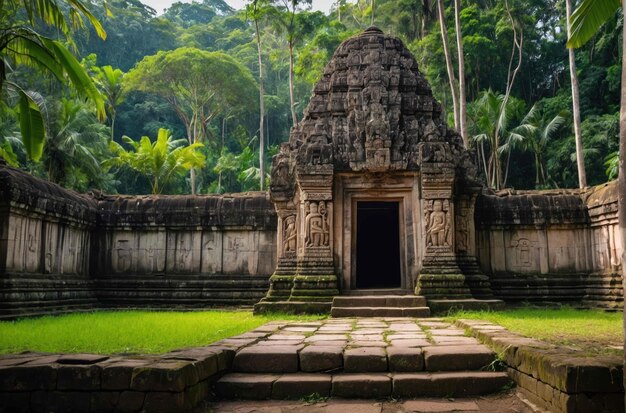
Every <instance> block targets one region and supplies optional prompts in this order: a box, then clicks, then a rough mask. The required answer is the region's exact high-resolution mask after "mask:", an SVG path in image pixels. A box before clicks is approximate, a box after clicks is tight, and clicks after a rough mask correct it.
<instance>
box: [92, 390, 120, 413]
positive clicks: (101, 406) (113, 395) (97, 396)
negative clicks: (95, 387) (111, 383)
mask: <svg viewBox="0 0 626 413" xmlns="http://www.w3.org/2000/svg"><path fill="white" fill-rule="evenodd" d="M90 394H91V399H90V406H91V410H90V412H92V413H108V412H117V411H118V409H117V405H118V403H119V399H120V392H117V391H106V392H103V391H97V392H91V393H90Z"/></svg>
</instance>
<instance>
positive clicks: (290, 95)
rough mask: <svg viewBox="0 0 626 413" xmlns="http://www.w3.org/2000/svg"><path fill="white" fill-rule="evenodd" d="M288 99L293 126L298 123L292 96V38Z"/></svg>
mask: <svg viewBox="0 0 626 413" xmlns="http://www.w3.org/2000/svg"><path fill="white" fill-rule="evenodd" d="M289 100H290V102H291V120H292V123H293V126H296V125H297V124H298V118H297V116H296V102H295V99H294V96H293V40H291V41H290V42H289Z"/></svg>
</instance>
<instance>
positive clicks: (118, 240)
mask: <svg viewBox="0 0 626 413" xmlns="http://www.w3.org/2000/svg"><path fill="white" fill-rule="evenodd" d="M98 206H99V214H98V225H97V231H96V235H95V240H94V247H95V249H96V251H94V254H93V257H94V259H92V265H93V268H92V274H93V275H94V276H95V278H96V279H97V280H98V281H97V290H96V291H97V295H98V297H99V298H100V301H101V302H102V303H103V304H105V305H111V306H120V305H129V306H135V305H139V306H146V305H148V306H150V307H159V306H167V307H172V306H173V305H181V306H186V307H188V306H206V305H237V304H253V303H255V302H257V301H258V300H259V299H261V298H262V297H263V295H264V294H265V292H266V291H267V288H268V277H269V275H270V274H271V273H272V272H273V271H274V268H275V267H276V230H275V226H276V215H275V213H274V211H273V208H272V205H271V204H270V203H269V200H268V199H267V196H266V194H265V193H263V192H251V193H244V194H229V195H221V196H194V197H192V196H158V197H155V196H141V197H131V196H116V197H106V198H104V199H102V200H100V202H99V204H98Z"/></svg>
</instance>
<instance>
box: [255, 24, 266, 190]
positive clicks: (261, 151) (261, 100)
mask: <svg viewBox="0 0 626 413" xmlns="http://www.w3.org/2000/svg"><path fill="white" fill-rule="evenodd" d="M254 28H255V29H256V45H257V50H258V52H259V171H260V175H261V178H260V181H261V182H260V185H259V186H260V189H261V191H264V190H265V134H264V126H265V125H264V123H265V122H264V117H265V97H264V94H265V92H264V90H263V62H262V60H261V33H259V21H258V19H256V18H255V20H254Z"/></svg>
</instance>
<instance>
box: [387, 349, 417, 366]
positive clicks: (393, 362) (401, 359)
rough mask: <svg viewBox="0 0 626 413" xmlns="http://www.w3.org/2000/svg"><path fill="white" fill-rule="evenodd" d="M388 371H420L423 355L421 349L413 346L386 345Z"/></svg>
mask: <svg viewBox="0 0 626 413" xmlns="http://www.w3.org/2000/svg"><path fill="white" fill-rule="evenodd" d="M387 359H388V360H389V371H422V370H424V355H423V354H422V349H420V348H414V347H394V346H392V347H387Z"/></svg>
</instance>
